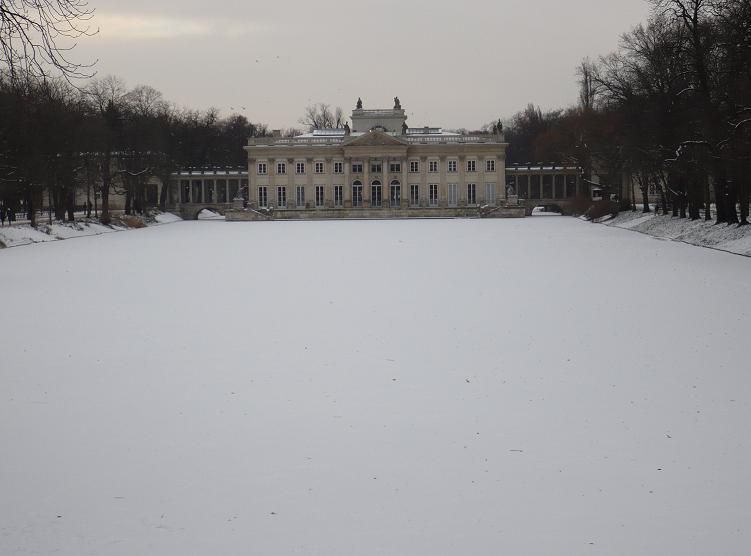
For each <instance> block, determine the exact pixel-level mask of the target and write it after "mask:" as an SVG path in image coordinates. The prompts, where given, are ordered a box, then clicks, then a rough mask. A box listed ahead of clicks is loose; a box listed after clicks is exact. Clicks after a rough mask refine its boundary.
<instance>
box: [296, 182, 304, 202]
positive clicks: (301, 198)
mask: <svg viewBox="0 0 751 556" xmlns="http://www.w3.org/2000/svg"><path fill="white" fill-rule="evenodd" d="M295 200H296V201H297V206H298V207H304V206H305V186H304V185H298V186H297V197H296V198H295Z"/></svg>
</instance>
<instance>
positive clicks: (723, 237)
mask: <svg viewBox="0 0 751 556" xmlns="http://www.w3.org/2000/svg"><path fill="white" fill-rule="evenodd" d="M605 224H606V225H608V226H615V227H617V228H623V229H628V230H635V231H637V232H641V233H644V234H647V235H650V236H653V237H657V238H660V239H670V240H674V241H682V242H685V243H690V244H691V245H699V246H702V247H711V248H713V249H720V250H722V251H728V252H730V253H736V254H738V255H746V256H751V226H742V227H740V228H739V227H738V226H737V225H731V226H728V225H726V224H719V225H715V223H714V222H713V221H710V222H706V221H704V220H694V221H692V220H688V219H686V218H674V217H672V216H663V215H659V216H658V215H656V214H655V213H654V212H651V213H648V214H643V213H642V212H641V211H638V212H631V211H625V212H621V213H620V214H619V215H618V216H616V217H615V218H613V219H610V220H607V221H606V222H605Z"/></svg>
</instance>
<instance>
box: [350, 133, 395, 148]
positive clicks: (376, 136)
mask: <svg viewBox="0 0 751 556" xmlns="http://www.w3.org/2000/svg"><path fill="white" fill-rule="evenodd" d="M345 145H346V146H347V147H404V146H407V145H408V143H407V142H406V141H402V140H401V139H398V138H396V137H394V136H393V135H389V134H388V133H384V132H383V131H369V132H368V133H364V134H362V135H360V136H359V137H352V138H351V139H349V140H348V141H346V142H345Z"/></svg>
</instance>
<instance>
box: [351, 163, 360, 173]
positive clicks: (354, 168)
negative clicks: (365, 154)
mask: <svg viewBox="0 0 751 556" xmlns="http://www.w3.org/2000/svg"><path fill="white" fill-rule="evenodd" d="M352 173H353V174H362V162H353V163H352Z"/></svg>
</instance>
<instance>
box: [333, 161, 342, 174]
mask: <svg viewBox="0 0 751 556" xmlns="http://www.w3.org/2000/svg"><path fill="white" fill-rule="evenodd" d="M334 173H335V174H343V173H344V163H343V162H334Z"/></svg>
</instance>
